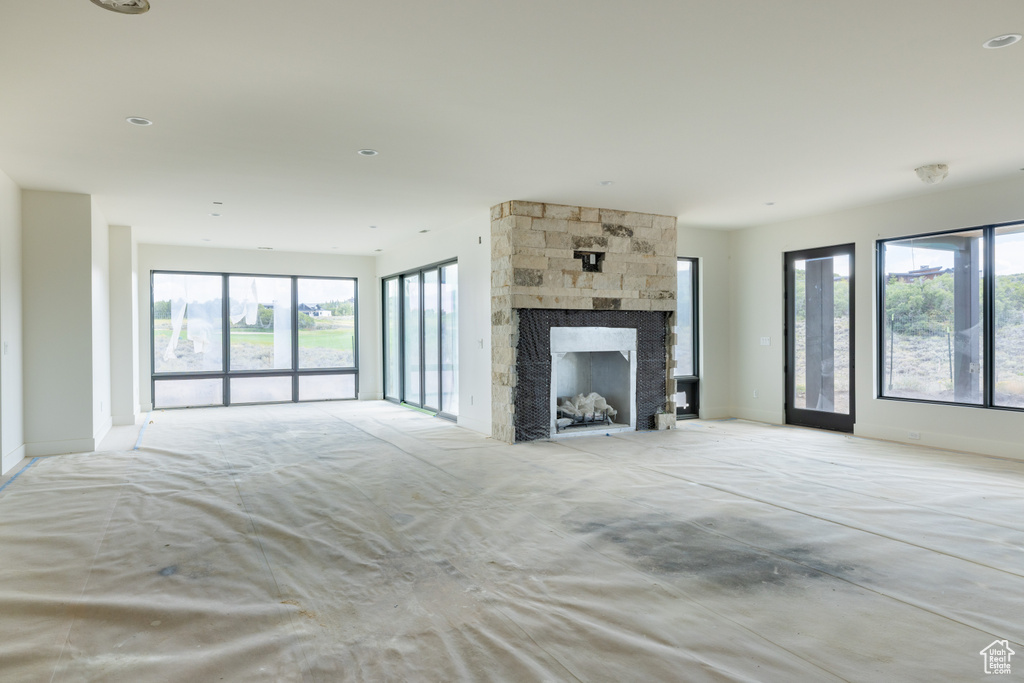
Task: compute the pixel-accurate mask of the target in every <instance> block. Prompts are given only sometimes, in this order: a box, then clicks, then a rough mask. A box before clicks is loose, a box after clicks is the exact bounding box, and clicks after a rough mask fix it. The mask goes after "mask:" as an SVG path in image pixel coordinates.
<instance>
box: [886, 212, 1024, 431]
mask: <svg viewBox="0 0 1024 683" xmlns="http://www.w3.org/2000/svg"><path fill="white" fill-rule="evenodd" d="M1014 226H1021V227H1024V220H1015V221H1006V222H1003V223H990V224H987V225H976V226H968V227H961V228H952V229H949V230H936V231H931V232H924V233H915V234H912V235H901V236H896V237H887V238H885V239H879V240H876V241H875V289H876V291H875V306H876V308H877V311H876V317H875V324H876V338H875V345H876V346H875V349H876V357H877V358H878V363H877V366H876V367H875V392H874V393H875V397H876V398H878V399H881V400H885V401H899V402H904V403H924V404H931V405H942V406H957V407H963V408H978V409H982V410H1002V411H1010V412H1016V413H1020V412H1024V408H1020V407H1014V406H1003V405H996V404H995V402H994V396H995V376H996V363H995V347H996V339H995V331H996V322H995V311H996V301H995V294H996V275H995V267H996V266H995V255H996V240H995V237H996V231H997V230H998V229H999V228H1005V227H1014ZM972 230H980V231H981V235H982V241H983V248H982V252H981V253H982V269H981V278H982V284H981V292H982V303H981V317H982V320H981V323H980V324H981V330H982V334H983V335H984V337H983V341H982V344H981V354H982V355H981V358H982V373H981V383H982V387H981V402H980V403H967V402H964V401H941V400H938V399H927V398H916V397H905V396H887V395H885V394H884V393H883V391H884V386H885V363H886V358H887V356H886V352H885V343H886V335H885V332H886V320H885V287H886V284H887V279H886V274H885V250H884V248H883V246H884V245H885V244H887V243H890V242H902V241H906V240H912V239H923V238H927V237H939V236H942V235H951V234H956V233H962V232H968V231H972Z"/></svg>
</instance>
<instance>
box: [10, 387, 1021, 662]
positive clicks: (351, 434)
mask: <svg viewBox="0 0 1024 683" xmlns="http://www.w3.org/2000/svg"><path fill="white" fill-rule="evenodd" d="M150 420H151V423H150V424H148V425H147V426H146V431H145V432H144V434H143V437H142V439H141V441H140V445H139V448H138V450H135V451H123V452H107V453H94V454H87V455H75V456H64V457H52V458H44V459H40V460H38V461H37V462H36V463H35V464H34V465H33V466H32V467H31V468H29V469H28V470H26V471H25V472H24V473H23V474H22V475H21V476H20V477H19V478H18V479H17V481H15V482H13V483H12V484H11V485H9V486H8V487H7V488H6V489H5V490H4V491H3V492H2V493H0V552H2V558H3V559H2V561H0V679H2V680H4V681H37V680H54V681H132V682H137V681H179V680H180V681H217V680H225V681H261V680H265V681H347V680H352V681H360V680H365V681H380V680H395V681H417V680H423V681H454V680H496V681H531V680H537V681H561V680H566V681H573V680H582V681H633V680H666V681H668V680H680V681H722V680H737V681H828V680H850V681H883V680H884V681H891V680H902V681H912V680H922V681H925V680H928V681H934V680H973V679H974V678H977V677H979V676H982V675H984V674H983V669H982V664H983V662H982V657H981V655H980V651H981V649H982V648H984V647H985V646H986V645H988V644H989V643H991V642H992V641H993V640H996V639H1000V640H1002V639H1009V641H1010V645H1011V647H1013V648H1014V649H1015V650H1017V651H1019V652H1021V653H1022V654H1021V655H1020V656H1021V657H1022V658H1024V649H1020V648H1024V517H1022V515H1021V514H1020V513H1021V510H1022V508H1021V503H1020V501H1021V500H1022V498H1024V496H1022V494H1024V463H1020V462H1012V461H1006V460H999V459H994V458H984V457H981V456H970V455H964V454H954V453H948V452H941V451H933V450H927V449H923V448H914V447H906V446H900V445H895V444H887V443H883V442H877V441H869V440H865V439H857V438H852V437H847V436H842V435H836V434H828V433H821V432H815V431H811V430H802V429H790V428H779V427H769V426H764V425H757V424H752V423H746V422H740V421H721V422H686V423H682V425H681V428H680V429H679V430H676V431H673V432H640V433H636V432H633V433H618V434H613V435H611V436H607V437H605V436H594V437H578V438H573V439H566V440H564V441H559V442H535V443H530V444H520V445H515V446H508V445H504V444H500V443H496V442H494V441H493V440H490V439H486V438H484V437H482V436H480V435H479V434H475V433H473V432H469V431H466V430H463V429H460V428H458V427H456V426H454V425H452V424H450V423H447V422H444V421H442V420H438V419H435V418H430V417H428V416H425V415H422V414H419V413H416V412H413V411H408V410H404V409H401V408H398V407H395V406H392V405H390V404H385V403H371V404H368V403H350V402H346V403H323V404H303V405H285V406H259V407H245V408H230V409H208V410H191V411H166V412H156V413H154V414H153V415H152V416H151V418H150ZM1019 669H1020V670H1021V673H1024V661H1022V662H1021V664H1020V665H1019Z"/></svg>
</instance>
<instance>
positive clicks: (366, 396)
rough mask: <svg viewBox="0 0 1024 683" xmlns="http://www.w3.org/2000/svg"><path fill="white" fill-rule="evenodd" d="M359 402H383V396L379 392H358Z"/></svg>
mask: <svg viewBox="0 0 1024 683" xmlns="http://www.w3.org/2000/svg"><path fill="white" fill-rule="evenodd" d="M359 400H360V401H383V400H384V394H382V393H380V392H375V393H371V392H369V391H360V392H359Z"/></svg>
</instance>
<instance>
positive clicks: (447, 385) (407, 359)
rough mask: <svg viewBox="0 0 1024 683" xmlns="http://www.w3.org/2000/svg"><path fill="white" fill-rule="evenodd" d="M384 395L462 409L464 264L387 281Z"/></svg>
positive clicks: (433, 407)
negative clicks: (460, 354) (460, 297)
mask: <svg viewBox="0 0 1024 683" xmlns="http://www.w3.org/2000/svg"><path fill="white" fill-rule="evenodd" d="M382 285H383V291H382V300H383V303H384V306H383V308H384V311H383V314H384V324H383V329H384V388H385V390H384V397H385V398H386V399H388V400H391V401H395V402H398V403H405V404H408V405H410V406H414V407H416V408H422V409H423V410H426V411H429V412H432V413H436V414H438V415H441V416H442V417H447V418H450V419H454V418H455V417H456V416H457V414H458V343H457V337H458V263H456V262H447V263H441V264H434V265H431V266H425V267H423V268H418V269H416V270H414V271H409V272H407V273H402V274H399V275H393V276H391V277H387V278H384V279H383V280H382Z"/></svg>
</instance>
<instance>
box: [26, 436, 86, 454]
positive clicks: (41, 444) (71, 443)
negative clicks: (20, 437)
mask: <svg viewBox="0 0 1024 683" xmlns="http://www.w3.org/2000/svg"><path fill="white" fill-rule="evenodd" d="M94 450H96V440H95V439H67V440H64V441H36V442H35V443H27V444H25V455H26V456H28V457H30V458H34V457H36V456H39V455H65V454H67V453H91V452H92V451H94Z"/></svg>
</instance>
